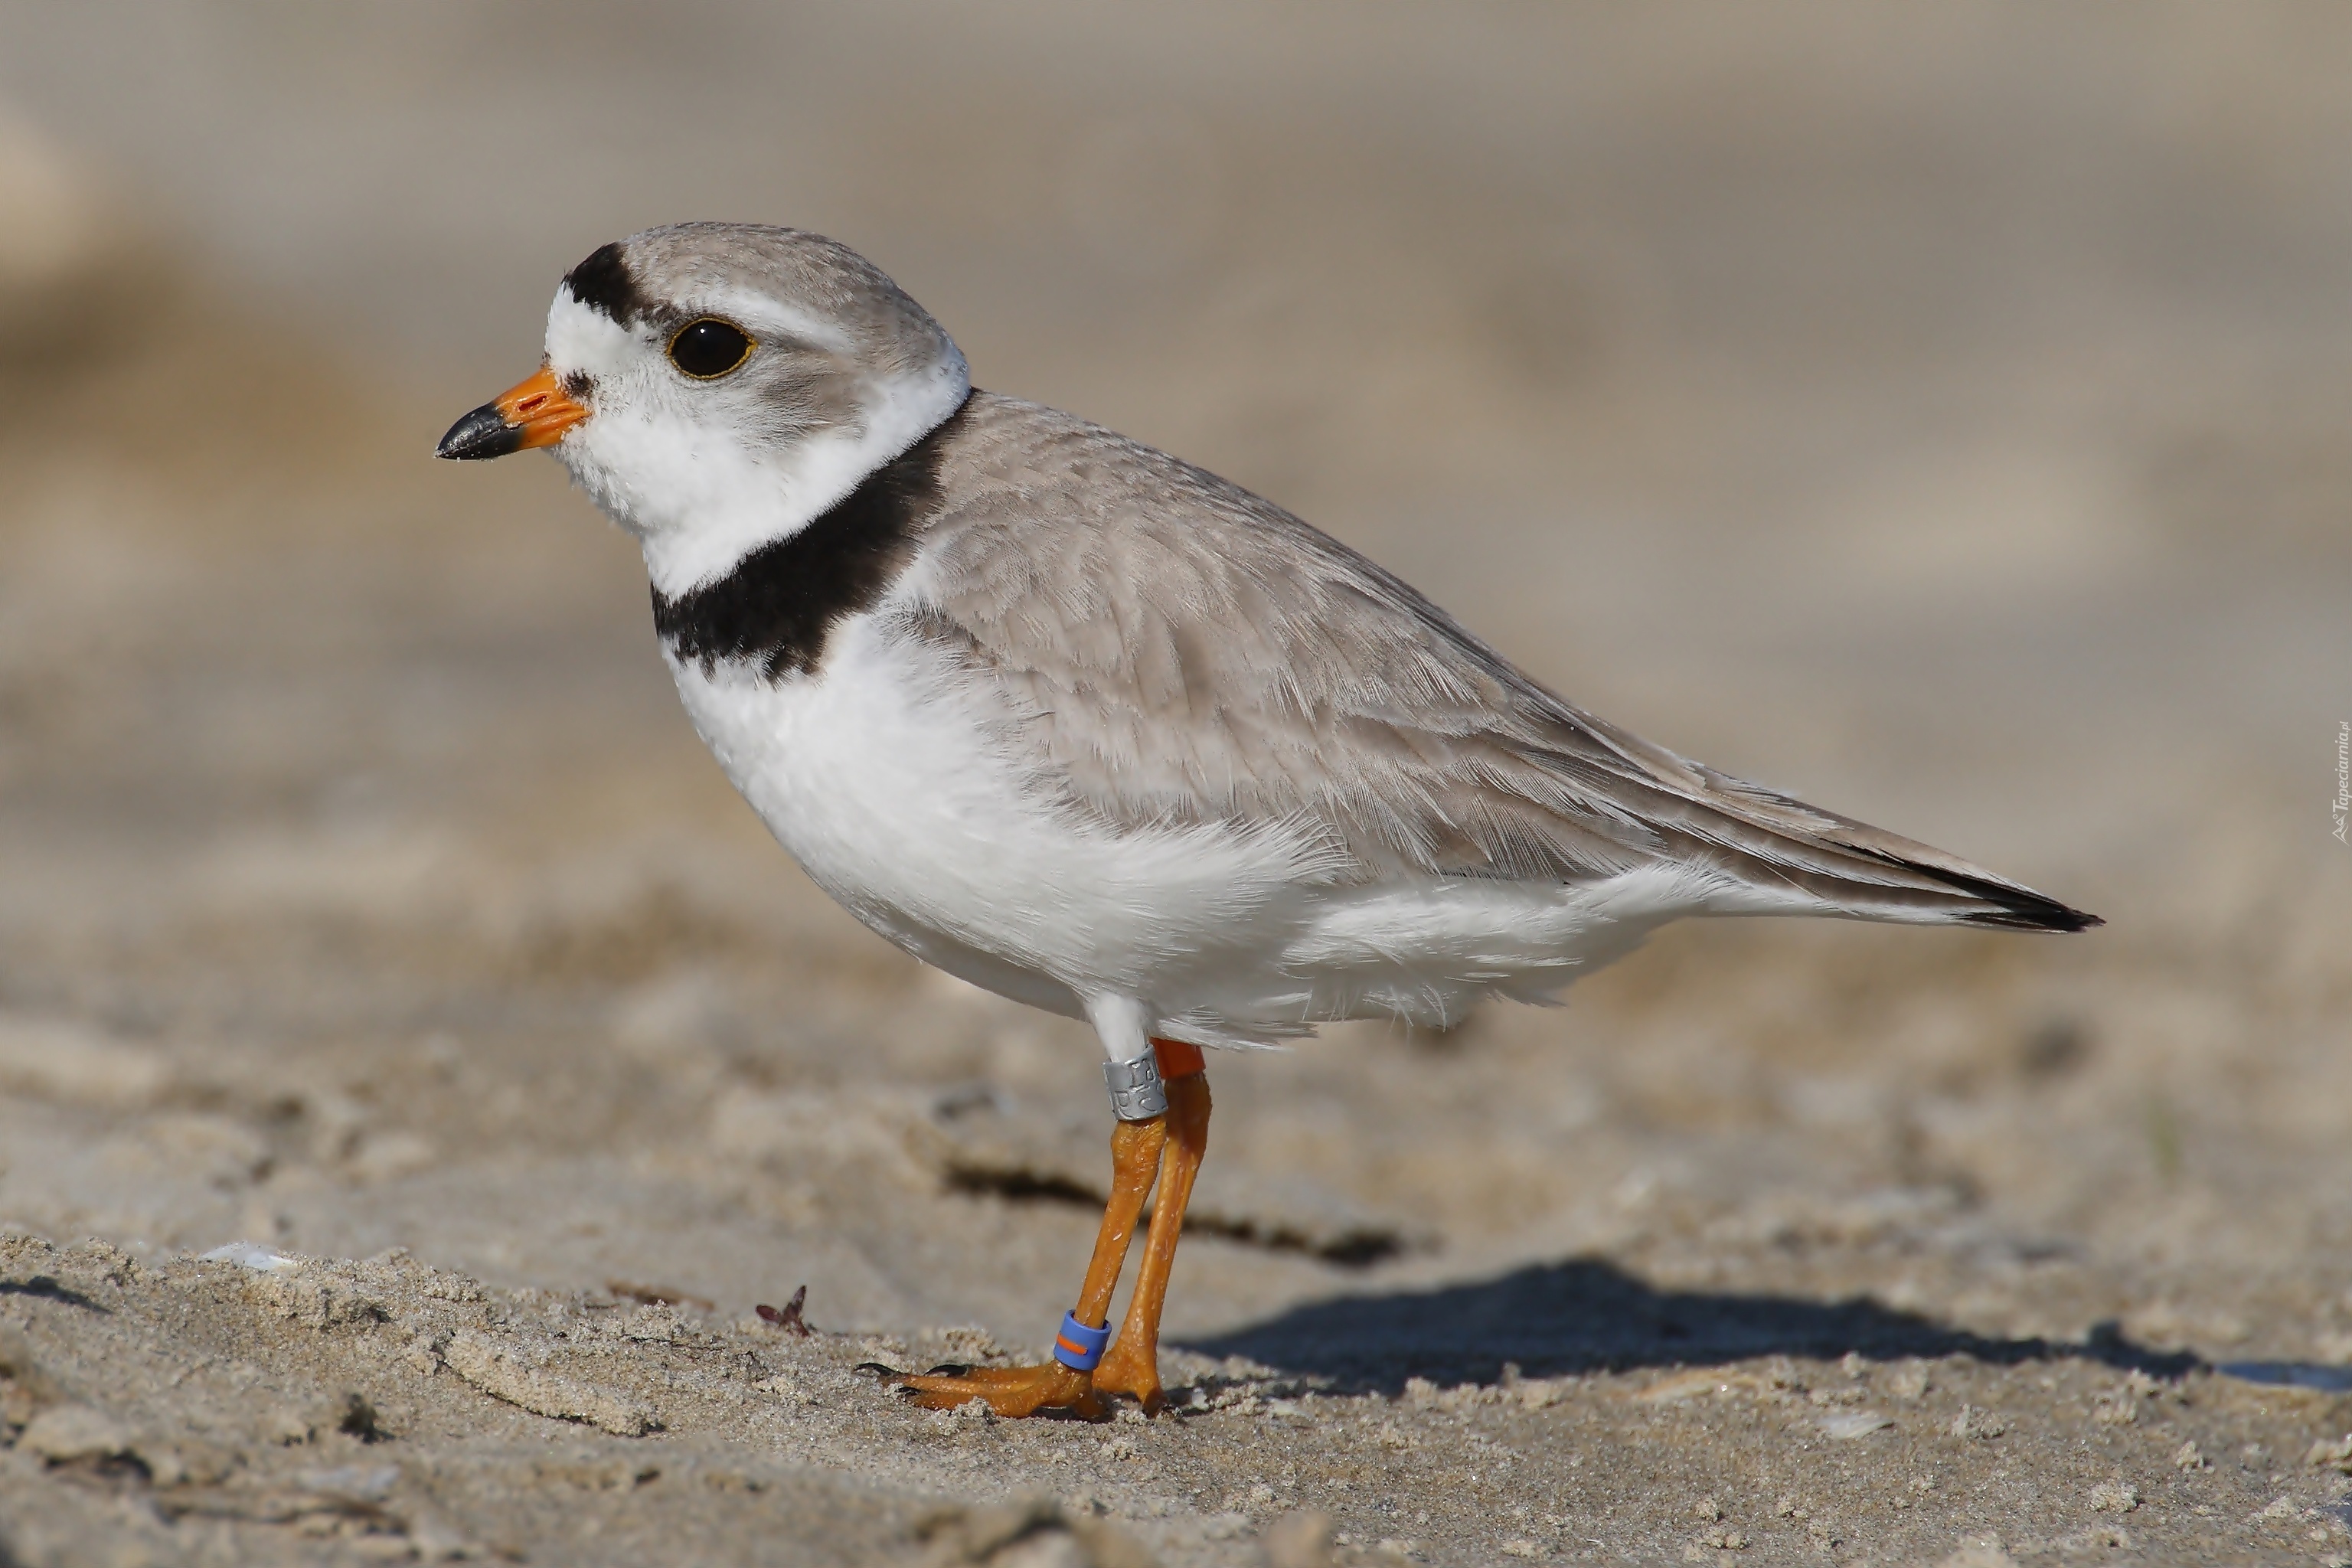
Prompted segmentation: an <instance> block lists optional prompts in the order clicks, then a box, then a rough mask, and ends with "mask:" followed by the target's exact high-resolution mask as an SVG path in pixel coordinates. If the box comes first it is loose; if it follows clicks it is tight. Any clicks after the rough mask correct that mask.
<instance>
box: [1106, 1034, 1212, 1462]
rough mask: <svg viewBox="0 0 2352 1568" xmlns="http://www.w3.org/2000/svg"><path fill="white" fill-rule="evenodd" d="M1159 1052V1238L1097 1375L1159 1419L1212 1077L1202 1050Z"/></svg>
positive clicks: (1158, 1046)
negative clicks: (1163, 1360) (1168, 1331)
mask: <svg viewBox="0 0 2352 1568" xmlns="http://www.w3.org/2000/svg"><path fill="white" fill-rule="evenodd" d="M1151 1044H1152V1048H1153V1050H1154V1051H1155V1052H1156V1053H1157V1054H1158V1056H1159V1058H1160V1078H1161V1079H1162V1080H1164V1081H1165V1082H1166V1084H1167V1086H1168V1117H1167V1121H1168V1134H1169V1135H1168V1148H1167V1152H1165V1153H1163V1154H1162V1155H1161V1156H1160V1190H1159V1192H1158V1193H1156V1194H1153V1196H1152V1200H1151V1233H1150V1236H1148V1237H1145V1238H1144V1243H1143V1261H1142V1262H1141V1263H1140V1264H1139V1265H1137V1266H1136V1271H1135V1296H1134V1299H1133V1300H1130V1301H1129V1303H1128V1308H1127V1321H1126V1322H1124V1323H1122V1324H1120V1325H1119V1331H1118V1340H1117V1342H1114V1343H1113V1344H1112V1345H1111V1347H1110V1349H1109V1350H1108V1352H1105V1353H1104V1355H1103V1359H1102V1364H1101V1365H1100V1366H1097V1368H1095V1392H1096V1393H1097V1394H1129V1395H1132V1396H1133V1397H1134V1398H1136V1399H1139V1400H1140V1401H1142V1403H1143V1409H1144V1413H1145V1414H1146V1415H1158V1414H1159V1412H1160V1408H1161V1407H1162V1406H1163V1405H1166V1404H1167V1403H1168V1395H1167V1393H1166V1391H1165V1390H1163V1389H1162V1388H1161V1387H1160V1310H1161V1309H1162V1308H1164V1307H1165V1306H1166V1305H1167V1304H1168V1276H1169V1272H1170V1270H1171V1269H1172V1268H1174V1267H1175V1265H1176V1242H1177V1239H1178V1238H1179V1237H1181V1236H1182V1235H1183V1234H1184V1208H1185V1205H1187V1204H1189V1203H1191V1202H1192V1178H1193V1177H1194V1176H1196V1175H1198V1174H1199V1173H1200V1170H1201V1157H1202V1155H1203V1154H1205V1153H1207V1152H1208V1150H1209V1075H1208V1074H1207V1072H1205V1071H1204V1070H1202V1069H1203V1067H1204V1064H1203V1063H1202V1060H1201V1048H1200V1047H1198V1046H1187V1045H1181V1044H1179V1043H1178V1042H1176V1041H1174V1040H1154V1041H1153V1042H1152V1043H1151Z"/></svg>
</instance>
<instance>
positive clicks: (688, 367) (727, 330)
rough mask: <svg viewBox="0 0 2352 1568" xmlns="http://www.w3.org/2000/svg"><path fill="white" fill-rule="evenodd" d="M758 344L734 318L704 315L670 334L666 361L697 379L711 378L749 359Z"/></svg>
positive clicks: (716, 377) (723, 373) (715, 378)
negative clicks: (723, 318)
mask: <svg viewBox="0 0 2352 1568" xmlns="http://www.w3.org/2000/svg"><path fill="white" fill-rule="evenodd" d="M758 346H759V345H758V344H756V343H754V342H752V341H751V335H750V334H749V333H747V332H745V331H743V329H742V328H740V327H739V326H737V325H735V323H734V322H732V321H720V320H719V318H718V317H716V316H704V317H703V318H701V319H700V320H699V321H688V322H687V324H686V325H684V326H682V327H680V328H679V329H678V330H677V332H676V333H675V334H673V335H672V336H671V338H670V340H669V363H672V364H674V365H676V366H677V368H678V369H680V370H682V371H684V372H685V373H686V374H688V375H690V376H692V377H694V379H695V380H697V381H715V380H717V379H718V378H719V377H720V376H722V375H725V374H727V373H728V372H729V371H730V370H733V369H734V368H735V367H736V366H738V365H740V364H741V363H743V362H744V361H745V360H747V359H750V358H751V351H752V350H753V349H754V348H756V347H758Z"/></svg>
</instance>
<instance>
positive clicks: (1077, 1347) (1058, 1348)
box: [1054, 1312, 1110, 1372]
mask: <svg viewBox="0 0 2352 1568" xmlns="http://www.w3.org/2000/svg"><path fill="white" fill-rule="evenodd" d="M1108 1343H1110V1325H1109V1324H1108V1323H1105V1324H1104V1325H1103V1326H1102V1327H1101V1328H1099V1329H1090V1328H1088V1327H1087V1326H1086V1325H1085V1324H1084V1323H1082V1322H1080V1321H1078V1317H1077V1314H1076V1312H1065V1313H1063V1314H1062V1330H1061V1332H1059V1333H1057V1334H1055V1336H1054V1359H1055V1361H1057V1362H1060V1363H1062V1364H1063V1365H1064V1366H1066V1367H1068V1368H1069V1369H1070V1370H1071V1371H1072V1372H1092V1371H1094V1369H1095V1368H1096V1367H1097V1366H1099V1365H1101V1364H1102V1358H1103V1346H1105V1345H1107V1344H1108Z"/></svg>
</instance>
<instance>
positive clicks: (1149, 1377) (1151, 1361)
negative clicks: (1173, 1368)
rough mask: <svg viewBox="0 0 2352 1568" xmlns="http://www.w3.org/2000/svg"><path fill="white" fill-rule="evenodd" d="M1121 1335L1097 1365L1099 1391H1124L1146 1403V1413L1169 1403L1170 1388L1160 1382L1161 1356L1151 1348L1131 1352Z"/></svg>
mask: <svg viewBox="0 0 2352 1568" xmlns="http://www.w3.org/2000/svg"><path fill="white" fill-rule="evenodd" d="M1127 1346H1128V1340H1127V1337H1126V1336H1125V1335H1121V1336H1120V1337H1119V1339H1118V1342H1117V1343H1115V1344H1113V1345H1112V1346H1111V1347H1110V1349H1109V1351H1108V1352H1106V1353H1105V1354H1104V1356H1103V1359H1102V1364H1101V1365H1100V1366H1098V1367H1097V1368H1095V1393H1096V1394H1126V1395H1127V1396H1128V1397H1129V1399H1132V1400H1134V1401H1135V1402H1136V1403H1137V1404H1138V1405H1142V1406H1143V1413H1144V1414H1145V1415H1159V1414H1160V1412H1161V1411H1162V1410H1165V1409H1166V1408H1167V1407H1168V1391H1167V1390H1166V1389H1164V1388H1162V1387H1160V1358H1159V1357H1158V1356H1157V1355H1155V1354H1153V1353H1152V1352H1150V1351H1139V1352H1129V1351H1128V1349H1127Z"/></svg>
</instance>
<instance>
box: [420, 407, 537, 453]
mask: <svg viewBox="0 0 2352 1568" xmlns="http://www.w3.org/2000/svg"><path fill="white" fill-rule="evenodd" d="M521 450H522V426H519V425H509V424H508V423H507V421H506V416H504V415H502V414H500V413H499V405H497V404H495V403H485V404H483V405H481V406H480V407H479V408H477V409H475V410H474V411H473V412H472V413H471V414H468V415H467V416H465V417H464V418H463V419H460V420H458V421H457V423H456V424H455V425H452V426H449V433H448V434H447V435H446V436H444V437H441V445H439V446H438V447H435V448H434V449H433V455H434V456H435V457H436V458H455V459H456V460H457V461H458V462H461V463H469V462H473V461H475V460H476V459H478V458H503V457H505V456H506V455H507V454H508V453H509V452H520V451H521Z"/></svg>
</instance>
